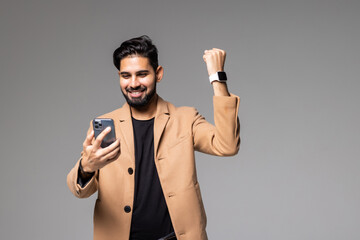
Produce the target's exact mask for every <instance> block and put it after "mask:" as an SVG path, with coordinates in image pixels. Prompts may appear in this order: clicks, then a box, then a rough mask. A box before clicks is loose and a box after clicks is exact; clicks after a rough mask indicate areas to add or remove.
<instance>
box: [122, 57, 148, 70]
mask: <svg viewBox="0 0 360 240" xmlns="http://www.w3.org/2000/svg"><path fill="white" fill-rule="evenodd" d="M151 69H152V67H151V65H150V62H149V59H148V58H147V57H141V56H137V55H131V56H128V57H125V58H123V59H121V61H120V72H136V71H140V70H151Z"/></svg>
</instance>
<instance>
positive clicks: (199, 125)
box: [193, 48, 240, 156]
mask: <svg viewBox="0 0 360 240" xmlns="http://www.w3.org/2000/svg"><path fill="white" fill-rule="evenodd" d="M225 57H226V53H225V51H223V50H220V49H216V48H213V49H212V50H206V51H205V53H204V56H203V59H204V61H205V62H206V66H207V70H208V74H209V75H211V74H213V73H216V72H218V71H223V69H224V63H225ZM212 86H213V90H214V97H213V105H214V122H215V126H214V125H212V124H210V123H208V122H207V121H206V120H205V118H204V117H203V116H201V115H200V114H199V113H197V112H196V113H195V116H194V122H193V136H194V146H195V149H196V150H197V151H200V152H204V153H208V154H213V155H220V156H232V155H235V154H236V153H237V152H238V151H239V148H240V123H239V118H238V109H239V102H240V98H239V97H238V96H235V95H233V94H230V93H229V92H228V89H227V85H226V83H225V82H217V81H214V82H213V83H212Z"/></svg>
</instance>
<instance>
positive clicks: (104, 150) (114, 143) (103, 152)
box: [99, 138, 120, 155]
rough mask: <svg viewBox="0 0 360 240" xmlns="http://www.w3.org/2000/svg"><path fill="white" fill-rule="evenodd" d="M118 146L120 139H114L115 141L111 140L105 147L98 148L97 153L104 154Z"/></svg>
mask: <svg viewBox="0 0 360 240" xmlns="http://www.w3.org/2000/svg"><path fill="white" fill-rule="evenodd" d="M117 147H120V139H119V138H118V139H116V141H115V142H113V143H112V144H110V145H109V146H107V147H106V148H103V149H100V150H99V153H100V155H106V154H108V153H109V152H111V151H113V150H114V149H115V148H117Z"/></svg>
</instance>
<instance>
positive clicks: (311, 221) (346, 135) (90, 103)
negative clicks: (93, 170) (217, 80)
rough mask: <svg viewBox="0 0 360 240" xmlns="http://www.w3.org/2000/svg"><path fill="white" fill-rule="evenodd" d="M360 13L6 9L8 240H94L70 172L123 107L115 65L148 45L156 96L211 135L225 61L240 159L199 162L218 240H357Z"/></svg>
mask: <svg viewBox="0 0 360 240" xmlns="http://www.w3.org/2000/svg"><path fill="white" fill-rule="evenodd" d="M359 10H360V1H357V0H354V1H346V0H342V1H340V0H339V1H331V0H329V1H325V0H322V1H319V0H312V1H311V0H308V1H304V0H298V1H293V0H274V1H265V0H264V1H259V0H246V1H205V0H203V1H145V0H144V1H136V0H133V1H126V2H125V1H69V0H62V1H45V0H44V1H40V0H39V1H36V0H32V1H28V0H27V1H25V0H24V1H10V0H8V1H7V0H1V7H0V33H1V38H0V43H1V44H0V56H1V58H0V61H1V62H0V67H1V70H0V78H1V88H0V112H1V118H0V119H1V124H0V133H1V140H0V141H1V142H0V153H1V168H0V187H1V196H0V203H1V204H0V213H1V218H0V238H1V239H6V240H8V239H59V240H60V239H91V238H92V212H93V205H94V199H95V197H96V195H94V196H92V197H91V198H90V199H82V200H79V199H76V198H75V197H74V196H73V195H72V194H71V193H70V191H69V190H68V188H67V185H66V175H67V173H68V172H69V170H70V169H71V168H72V167H73V165H74V164H75V162H76V160H77V159H78V157H79V154H80V151H81V149H82V146H81V144H82V142H83V139H84V137H85V133H86V130H87V128H88V124H89V121H90V120H91V119H92V118H93V117H95V116H97V115H100V114H102V113H105V112H108V111H111V110H113V109H115V108H118V107H120V106H121V105H122V104H123V103H124V100H123V96H122V95H121V94H120V90H119V83H118V76H117V72H116V69H115V68H114V67H113V65H112V52H113V51H114V49H115V48H116V47H117V46H118V45H119V44H120V43H121V42H122V41H124V40H127V39H129V38H131V37H136V36H139V35H142V34H148V35H149V36H150V37H151V38H153V40H154V42H155V44H157V46H158V48H159V52H160V62H161V64H162V65H163V66H164V68H165V76H164V79H163V81H162V82H161V83H160V85H159V86H158V92H159V94H160V95H161V96H162V97H163V98H165V99H167V100H169V101H171V102H173V103H174V104H175V105H177V106H181V105H188V106H194V107H196V108H197V109H198V110H199V111H200V112H201V113H202V114H203V115H204V116H205V117H206V118H207V119H208V120H209V121H210V122H213V117H212V114H213V113H212V89H211V86H210V85H209V83H208V80H207V72H206V67H205V64H204V63H203V60H202V53H203V51H204V50H205V49H207V48H212V47H218V48H223V49H225V50H226V51H227V52H228V57H227V62H226V69H225V70H226V71H227V73H228V76H229V78H230V81H229V89H230V91H231V92H232V93H234V94H237V95H239V96H240V97H241V104H240V111H239V116H240V120H241V138H242V145H241V150H240V152H239V154H238V155H237V156H235V157H230V158H226V159H224V158H218V157H213V156H208V155H203V154H198V153H197V154H196V157H197V166H198V175H199V181H200V184H201V189H202V194H203V198H204V203H205V208H206V210H207V215H208V228H207V230H208V234H209V238H210V239H247V240H263V239H269V240H272V239H274V240H275V239H276V240H279V239H284V240H285V239H299V240H303V239H360V231H359V230H358V227H359V223H360V206H359V202H360V190H359V189H360V181H359V180H360V179H359V169H360V168H359V167H360V164H359V154H360V151H359V143H360V140H359V133H360V132H359V122H360V112H359V102H360V96H359V87H360V83H359V76H360V70H359V69H360V45H359V42H360V29H359V28H360V14H359V12H360V11H359Z"/></svg>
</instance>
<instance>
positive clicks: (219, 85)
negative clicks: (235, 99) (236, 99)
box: [211, 81, 230, 96]
mask: <svg viewBox="0 0 360 240" xmlns="http://www.w3.org/2000/svg"><path fill="white" fill-rule="evenodd" d="M211 85H212V86H213V89H214V95H215V96H230V93H229V91H228V88H227V84H226V82H219V81H213V82H212V83H211Z"/></svg>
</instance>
